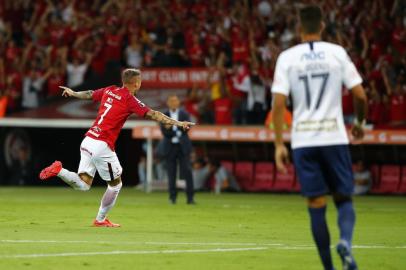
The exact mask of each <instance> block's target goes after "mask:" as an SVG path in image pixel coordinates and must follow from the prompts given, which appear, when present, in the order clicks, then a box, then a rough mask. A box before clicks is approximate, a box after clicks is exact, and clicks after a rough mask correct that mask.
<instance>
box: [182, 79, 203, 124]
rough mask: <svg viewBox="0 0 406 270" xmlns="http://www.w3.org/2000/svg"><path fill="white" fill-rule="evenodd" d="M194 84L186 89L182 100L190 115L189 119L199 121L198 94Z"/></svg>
mask: <svg viewBox="0 0 406 270" xmlns="http://www.w3.org/2000/svg"><path fill="white" fill-rule="evenodd" d="M198 95H199V94H198V90H197V88H196V86H194V87H193V88H192V89H188V91H187V95H186V99H185V101H184V107H185V110H186V111H187V112H188V113H189V115H190V121H192V122H194V123H199V122H200V119H199V118H200V115H199V96H198Z"/></svg>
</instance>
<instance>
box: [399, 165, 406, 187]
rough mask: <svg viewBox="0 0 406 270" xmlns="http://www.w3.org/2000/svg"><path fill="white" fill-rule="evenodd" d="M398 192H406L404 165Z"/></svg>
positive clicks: (405, 170)
mask: <svg viewBox="0 0 406 270" xmlns="http://www.w3.org/2000/svg"><path fill="white" fill-rule="evenodd" d="M398 192H400V193H406V166H402V177H401V180H400V185H399V189H398Z"/></svg>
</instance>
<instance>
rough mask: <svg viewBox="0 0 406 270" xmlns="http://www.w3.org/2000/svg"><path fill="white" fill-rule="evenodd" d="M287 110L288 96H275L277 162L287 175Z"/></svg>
mask: <svg viewBox="0 0 406 270" xmlns="http://www.w3.org/2000/svg"><path fill="white" fill-rule="evenodd" d="M285 109H286V96H285V95H282V94H278V93H274V94H273V104H272V119H273V125H274V130H275V142H274V144H275V162H276V167H277V169H278V170H279V171H281V172H283V173H286V172H287V169H286V166H285V164H286V163H288V162H289V157H288V156H289V155H288V149H287V148H286V146H285V144H284V143H283V137H282V134H283V123H284V119H283V115H284V113H285Z"/></svg>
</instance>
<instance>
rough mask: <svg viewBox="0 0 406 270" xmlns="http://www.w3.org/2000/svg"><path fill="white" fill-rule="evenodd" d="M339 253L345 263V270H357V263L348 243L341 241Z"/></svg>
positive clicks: (338, 248) (338, 247) (338, 246)
mask: <svg viewBox="0 0 406 270" xmlns="http://www.w3.org/2000/svg"><path fill="white" fill-rule="evenodd" d="M337 253H338V255H340V258H341V261H342V263H343V270H357V269H358V267H357V263H356V262H355V260H354V257H353V256H352V254H351V250H350V247H349V245H348V243H347V242H346V241H343V240H341V241H340V243H338V245H337Z"/></svg>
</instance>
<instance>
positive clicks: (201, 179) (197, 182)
mask: <svg viewBox="0 0 406 270" xmlns="http://www.w3.org/2000/svg"><path fill="white" fill-rule="evenodd" d="M192 173H193V188H194V189H195V190H204V189H206V187H207V181H208V180H209V178H210V167H209V166H208V164H207V161H206V160H205V159H203V158H197V159H196V160H195V161H194V162H193V163H192Z"/></svg>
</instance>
